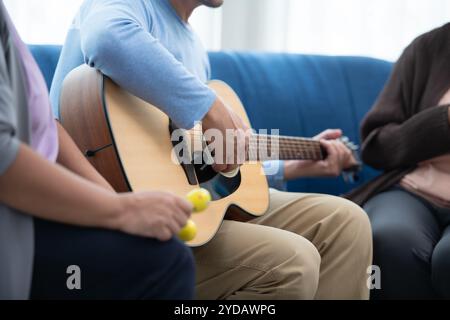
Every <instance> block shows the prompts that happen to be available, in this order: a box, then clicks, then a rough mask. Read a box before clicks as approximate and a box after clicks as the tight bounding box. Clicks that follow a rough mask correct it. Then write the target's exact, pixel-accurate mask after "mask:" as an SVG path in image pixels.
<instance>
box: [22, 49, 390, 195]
mask: <svg viewBox="0 0 450 320" xmlns="http://www.w3.org/2000/svg"><path fill="white" fill-rule="evenodd" d="M30 49H31V51H32V53H33V55H34V57H35V58H36V60H37V62H38V64H39V66H40V68H41V69H42V72H43V73H44V76H45V79H46V81H47V85H48V86H49V87H50V84H51V81H52V78H53V73H54V70H55V67H56V64H57V62H58V58H59V54H60V51H61V47H59V46H30ZM209 57H210V60H211V69H212V78H213V79H220V80H223V81H225V82H227V83H228V84H229V85H231V87H232V88H233V89H234V90H235V91H236V92H237V94H238V95H239V97H240V98H241V100H242V102H243V104H244V106H245V108H246V110H247V113H248V115H249V117H250V120H251V122H252V125H253V127H254V128H255V129H259V128H277V129H280V133H281V134H283V135H294V136H305V137H311V136H314V135H315V134H317V133H319V132H320V131H322V130H324V129H327V128H341V129H343V130H344V133H345V134H346V135H347V136H348V137H349V138H350V139H351V140H353V141H355V142H357V143H359V142H360V141H359V123H360V121H361V119H362V118H363V117H364V115H365V114H366V113H367V111H368V110H369V108H370V107H371V105H372V104H373V103H374V101H375V99H376V97H377V95H378V94H379V93H380V91H381V89H382V87H383V85H384V83H385V82H386V80H387V78H388V76H389V74H390V72H391V69H392V63H390V62H387V61H382V60H377V59H371V58H366V57H336V56H313V55H299V54H295V55H294V54H280V53H252V52H240V53H238V52H211V53H210V54H209ZM377 174H378V172H377V171H375V170H374V169H372V168H370V167H368V166H366V165H365V166H364V167H363V171H362V173H361V175H360V179H359V181H358V182H357V183H355V184H346V183H345V182H344V181H343V179H341V178H339V179H330V178H323V179H300V180H298V181H293V182H290V183H289V185H288V188H289V190H290V191H302V192H320V193H329V194H335V195H338V194H342V193H344V192H346V191H348V190H350V189H352V188H354V187H356V186H358V185H360V184H362V183H364V182H365V181H368V180H369V179H371V178H373V177H375V176H376V175H377Z"/></svg>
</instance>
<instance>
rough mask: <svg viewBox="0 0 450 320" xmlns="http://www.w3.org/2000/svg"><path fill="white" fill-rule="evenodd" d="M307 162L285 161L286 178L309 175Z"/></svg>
mask: <svg viewBox="0 0 450 320" xmlns="http://www.w3.org/2000/svg"><path fill="white" fill-rule="evenodd" d="M304 164H305V162H304V161H301V160H286V161H284V179H285V180H286V181H289V180H293V179H298V178H301V177H305V176H307V169H306V168H305V165H304Z"/></svg>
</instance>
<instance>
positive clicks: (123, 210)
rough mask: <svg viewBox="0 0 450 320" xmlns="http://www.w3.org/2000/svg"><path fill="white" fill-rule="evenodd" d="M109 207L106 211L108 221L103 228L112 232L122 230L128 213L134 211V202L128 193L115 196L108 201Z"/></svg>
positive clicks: (105, 221)
mask: <svg viewBox="0 0 450 320" xmlns="http://www.w3.org/2000/svg"><path fill="white" fill-rule="evenodd" d="M108 203H109V205H108V206H107V210H106V215H105V216H106V219H105V220H104V225H103V227H106V228H108V229H111V230H118V231H120V230H122V229H123V225H124V221H125V220H126V216H127V215H128V212H130V211H132V210H131V207H132V204H133V202H132V201H131V198H130V196H129V194H128V193H124V194H113V195H112V197H111V198H110V199H108Z"/></svg>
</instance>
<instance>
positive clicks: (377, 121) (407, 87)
mask: <svg viewBox="0 0 450 320" xmlns="http://www.w3.org/2000/svg"><path fill="white" fill-rule="evenodd" d="M417 50H420V47H419V44H418V43H417V41H415V42H413V43H412V44H411V45H410V46H409V47H408V48H407V49H405V51H404V53H403V54H402V56H401V57H400V59H399V60H398V62H397V63H396V65H395V66H394V70H393V72H392V74H391V77H390V79H389V81H388V83H387V84H386V86H385V88H384V89H383V91H382V93H381V95H380V97H379V98H378V100H377V101H376V103H375V105H374V106H373V108H372V110H371V111H370V112H369V113H368V114H367V116H366V118H365V119H364V120H363V123H362V127H361V135H362V140H363V144H362V148H361V156H362V159H363V161H364V162H365V163H367V164H369V165H371V166H372V167H374V168H377V169H381V170H391V169H395V168H402V167H409V166H414V165H416V164H417V163H419V162H421V161H424V160H427V159H430V158H433V157H435V156H438V155H442V154H444V153H447V152H449V151H450V126H449V121H448V108H449V106H436V107H432V106H430V108H428V109H426V110H425V111H422V112H419V113H414V111H413V105H412V96H413V94H419V93H418V91H421V90H424V89H423V88H419V87H418V86H415V84H416V83H417V79H415V76H416V70H417V68H419V67H420V65H421V62H420V61H419V60H418V59H417Z"/></svg>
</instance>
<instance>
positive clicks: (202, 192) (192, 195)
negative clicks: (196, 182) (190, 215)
mask: <svg viewBox="0 0 450 320" xmlns="http://www.w3.org/2000/svg"><path fill="white" fill-rule="evenodd" d="M186 199H187V200H188V201H189V202H190V203H191V204H192V207H193V210H194V212H202V211H204V210H206V208H208V205H209V203H210V202H211V194H210V193H209V191H208V190H206V189H203V188H200V189H195V190H192V191H191V192H189V193H188V194H187V195H186ZM196 235H197V225H196V224H195V222H194V221H192V220H191V219H189V220H188V221H187V223H186V225H185V226H184V227H183V229H181V230H180V232H179V233H178V237H179V238H180V239H181V240H183V241H185V242H187V241H191V240H193V239H194V238H195V236H196Z"/></svg>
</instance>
